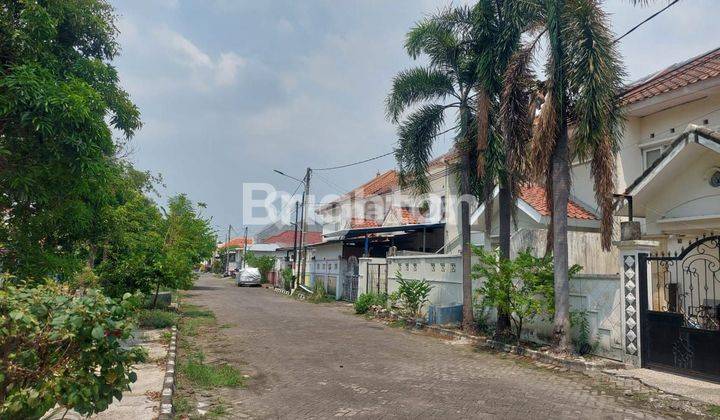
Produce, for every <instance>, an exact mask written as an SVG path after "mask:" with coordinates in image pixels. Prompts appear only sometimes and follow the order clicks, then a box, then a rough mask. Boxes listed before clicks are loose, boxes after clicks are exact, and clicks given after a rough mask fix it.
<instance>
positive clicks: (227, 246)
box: [225, 225, 232, 273]
mask: <svg viewBox="0 0 720 420" xmlns="http://www.w3.org/2000/svg"><path fill="white" fill-rule="evenodd" d="M231 229H232V225H228V232H227V241H226V242H225V272H226V273H229V272H230V230H231Z"/></svg>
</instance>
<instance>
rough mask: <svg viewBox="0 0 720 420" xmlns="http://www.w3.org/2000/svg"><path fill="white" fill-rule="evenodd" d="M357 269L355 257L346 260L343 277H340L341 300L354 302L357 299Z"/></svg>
mask: <svg viewBox="0 0 720 420" xmlns="http://www.w3.org/2000/svg"><path fill="white" fill-rule="evenodd" d="M359 268H360V267H359V265H358V259H357V258H356V257H350V258H348V262H347V268H346V270H345V275H344V276H342V300H345V301H348V302H355V300H356V299H357V291H358V278H359V277H360V276H359Z"/></svg>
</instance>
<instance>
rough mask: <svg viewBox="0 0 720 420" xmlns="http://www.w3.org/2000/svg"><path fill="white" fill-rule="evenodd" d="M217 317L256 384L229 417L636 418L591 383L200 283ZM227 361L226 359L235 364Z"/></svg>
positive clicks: (227, 285) (200, 299)
mask: <svg viewBox="0 0 720 420" xmlns="http://www.w3.org/2000/svg"><path fill="white" fill-rule="evenodd" d="M188 300H189V301H190V302H192V303H193V304H198V305H204V306H206V307H208V308H210V309H212V310H213V311H214V312H215V313H216V315H217V321H218V323H219V324H223V323H229V324H230V326H229V328H226V329H223V333H224V334H226V335H227V336H228V340H229V342H228V343H227V345H223V346H222V347H223V348H224V349H227V350H230V351H231V353H232V354H233V356H234V357H237V358H238V359H239V360H242V361H243V362H244V363H246V365H245V366H243V369H244V370H245V371H246V372H248V373H250V374H251V375H252V376H253V379H252V380H251V381H250V386H249V388H247V389H244V390H232V391H230V392H232V394H231V395H226V398H227V397H228V396H229V397H230V398H231V401H233V402H234V404H233V410H232V412H233V414H234V416H250V417H272V418H277V417H280V418H328V417H335V416H351V415H354V416H356V417H360V418H367V417H372V418H377V417H399V418H411V417H412V418H432V417H434V418H438V417H442V418H449V417H453V418H493V417H495V418H524V419H528V418H532V419H540V418H578V417H585V418H642V417H657V415H656V414H653V413H649V412H647V411H643V410H641V409H639V408H637V407H636V404H635V403H634V402H633V401H632V400H630V399H627V398H624V397H618V396H610V394H608V395H602V393H601V391H602V390H599V389H597V388H593V384H592V383H591V382H590V379H589V378H586V377H584V376H583V375H579V374H571V373H557V372H550V371H548V370H545V369H541V368H537V367H535V366H533V365H532V364H529V363H524V362H523V361H518V360H515V359H508V358H504V357H501V356H500V355H496V354H491V353H486V352H483V351H474V350H473V349H472V348H470V346H467V345H462V344H457V343H453V342H450V341H446V340H442V339H438V338H434V337H428V336H425V335H421V334H411V333H409V332H407V331H405V330H402V329H397V328H391V327H387V326H384V325H382V324H380V323H377V322H374V321H367V320H365V319H362V318H360V317H357V316H354V315H352V314H351V309H350V308H348V307H345V306H341V305H337V304H327V305H314V304H310V303H305V302H298V301H294V300H291V299H290V298H288V297H285V296H282V295H277V294H275V293H273V292H271V291H269V290H265V289H261V288H238V287H235V286H234V285H233V284H232V283H231V282H230V281H229V280H228V279H218V278H213V277H211V276H203V277H201V279H200V280H199V282H198V284H197V287H196V289H195V290H193V291H191V292H189V293H188ZM234 357H233V358H234Z"/></svg>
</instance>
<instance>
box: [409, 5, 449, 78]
mask: <svg viewBox="0 0 720 420" xmlns="http://www.w3.org/2000/svg"><path fill="white" fill-rule="evenodd" d="M405 50H406V51H407V53H408V55H410V57H412V58H413V59H417V58H418V57H419V56H420V55H421V54H426V55H427V56H428V58H429V59H430V64H431V65H432V66H434V67H451V68H452V67H455V65H456V60H457V57H458V55H459V54H458V50H459V42H458V39H457V37H456V36H455V33H454V31H453V28H452V21H450V19H447V18H445V15H443V14H440V15H436V16H433V17H430V18H426V19H424V20H422V21H420V22H418V23H417V24H416V25H415V26H414V27H413V28H411V29H410V31H409V32H408V33H407V35H406V37H405Z"/></svg>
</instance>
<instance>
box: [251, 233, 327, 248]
mask: <svg viewBox="0 0 720 420" xmlns="http://www.w3.org/2000/svg"><path fill="white" fill-rule="evenodd" d="M297 241H300V232H299V231H298V233H297ZM303 241H304V242H305V243H315V242H322V233H320V232H305V235H304V239H303ZM263 243H266V244H278V245H284V246H292V245H293V244H294V243H295V230H294V229H293V230H285V231H282V232H279V233H276V234H275V235H272V236H268V237H267V238H265V239H264V240H263Z"/></svg>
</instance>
